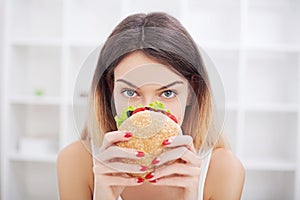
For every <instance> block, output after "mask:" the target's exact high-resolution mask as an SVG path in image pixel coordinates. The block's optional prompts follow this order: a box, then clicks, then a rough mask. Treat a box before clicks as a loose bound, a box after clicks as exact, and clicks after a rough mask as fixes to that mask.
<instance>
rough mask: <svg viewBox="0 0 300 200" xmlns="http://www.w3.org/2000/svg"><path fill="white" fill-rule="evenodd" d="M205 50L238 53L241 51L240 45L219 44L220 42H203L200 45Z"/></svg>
mask: <svg viewBox="0 0 300 200" xmlns="http://www.w3.org/2000/svg"><path fill="white" fill-rule="evenodd" d="M199 45H200V47H203V48H204V49H212V50H223V51H237V50H239V49H240V44H239V43H228V44H227V43H218V42H202V43H200V44H199Z"/></svg>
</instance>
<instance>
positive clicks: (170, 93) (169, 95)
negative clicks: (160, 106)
mask: <svg viewBox="0 0 300 200" xmlns="http://www.w3.org/2000/svg"><path fill="white" fill-rule="evenodd" d="M162 96H163V97H165V98H168V99H170V98H173V97H175V96H176V93H175V92H173V91H172V90H166V91H164V92H163V93H162Z"/></svg>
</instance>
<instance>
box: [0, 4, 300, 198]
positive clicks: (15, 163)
mask: <svg viewBox="0 0 300 200" xmlns="http://www.w3.org/2000/svg"><path fill="white" fill-rule="evenodd" d="M151 11H164V12H167V13H169V14H171V15H173V16H175V17H176V18H178V19H179V20H180V21H181V23H182V24H183V25H184V26H185V27H186V28H187V30H188V31H189V32H190V34H191V35H192V36H193V38H194V39H195V41H196V42H197V43H198V44H199V45H200V46H201V47H202V48H204V50H206V51H207V53H208V55H209V56H210V57H211V58H212V59H213V61H214V62H215V64H216V67H217V69H218V71H219V73H220V76H221V78H222V80H223V84H224V88H225V93H226V119H225V131H226V133H227V134H228V137H229V140H230V143H231V146H232V150H233V151H234V152H235V153H236V155H237V156H238V157H239V158H240V159H241V161H242V162H243V164H244V166H245V168H246V173H247V174H246V184H245V188H244V193H243V198H242V199H243V200H254V199H255V200H259V199H261V200H268V199H270V200H276V199H280V200H282V199H289V200H296V199H300V148H299V146H300V117H299V116H300V81H299V78H300V70H299V69H300V0H210V1H204V0H164V1H160V0H152V1H146V0H144V1H143V0H140V1H134V0H123V1H120V0H110V1H99V0H0V46H1V48H0V111H1V116H0V128H1V129H0V130H1V132H0V136H1V137H0V144H1V160H0V168H1V190H0V195H1V198H0V199H3V200H8V199H9V200H19V199H22V200H23V199H25V200H26V199H30V200H35V199H44V200H47V199H49V200H50V199H58V191H57V178H56V169H55V161H56V155H57V153H58V152H59V150H60V149H62V148H63V147H64V146H66V145H67V144H69V143H71V142H72V141H74V140H76V139H77V138H78V131H80V130H81V129H82V124H79V125H78V126H76V124H75V123H74V118H73V110H72V96H73V89H74V84H75V80H76V77H77V74H78V73H79V70H80V67H81V65H82V63H83V62H84V60H85V59H86V58H87V56H88V55H89V54H90V52H91V51H92V50H94V49H95V48H96V47H97V46H98V45H100V44H101V43H103V42H104V41H105V39H106V37H107V36H108V35H109V34H110V32H111V31H112V30H113V28H114V27H115V26H116V25H117V24H118V23H119V22H120V21H121V20H122V19H123V18H125V17H126V16H128V15H129V14H133V13H138V12H145V13H148V12H151ZM88 84H89V83H87V85H88ZM86 94H87V91H86V88H85V87H82V88H81V89H79V90H76V91H75V93H74V97H75V98H76V99H79V100H80V99H82V100H83V101H84V100H85V99H86ZM84 108H85V106H84V105H83V106H82V107H80V105H79V108H78V112H79V113H80V112H82V115H80V116H81V117H82V120H83V119H84V118H85V109H84ZM74 167H76V166H74Z"/></svg>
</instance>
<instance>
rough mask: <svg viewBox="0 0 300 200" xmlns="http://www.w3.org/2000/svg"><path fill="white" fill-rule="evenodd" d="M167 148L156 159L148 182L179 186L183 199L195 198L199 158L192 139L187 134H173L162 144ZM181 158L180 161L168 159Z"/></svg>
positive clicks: (197, 184)
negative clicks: (181, 189)
mask: <svg viewBox="0 0 300 200" xmlns="http://www.w3.org/2000/svg"><path fill="white" fill-rule="evenodd" d="M162 145H164V146H166V147H167V148H168V150H167V151H165V152H164V153H162V154H160V155H159V156H158V157H157V158H156V159H155V161H156V163H157V164H156V165H157V168H156V169H155V171H154V172H153V174H152V175H153V177H151V176H150V180H149V182H150V183H153V184H155V185H164V186H174V187H181V188H183V190H184V193H183V199H184V200H197V199H198V187H199V178H200V172H201V170H200V167H201V159H200V158H199V157H198V156H197V154H196V150H195V148H194V145H193V139H192V137H191V136H189V135H183V136H175V137H171V138H169V139H168V140H165V141H164V143H163V144H162ZM177 159H181V161H182V162H173V163H171V164H167V165H164V166H163V164H166V163H167V162H169V161H174V160H177Z"/></svg>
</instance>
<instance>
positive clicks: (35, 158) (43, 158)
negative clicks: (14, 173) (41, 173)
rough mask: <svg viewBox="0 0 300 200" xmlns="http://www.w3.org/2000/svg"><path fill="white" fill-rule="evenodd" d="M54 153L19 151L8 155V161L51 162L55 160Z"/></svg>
mask: <svg viewBox="0 0 300 200" xmlns="http://www.w3.org/2000/svg"><path fill="white" fill-rule="evenodd" d="M56 157H57V155H56V154H49V155H22V154H19V153H15V154H11V155H10V156H9V160H10V161H14V162H44V163H53V164H55V162H56Z"/></svg>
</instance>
